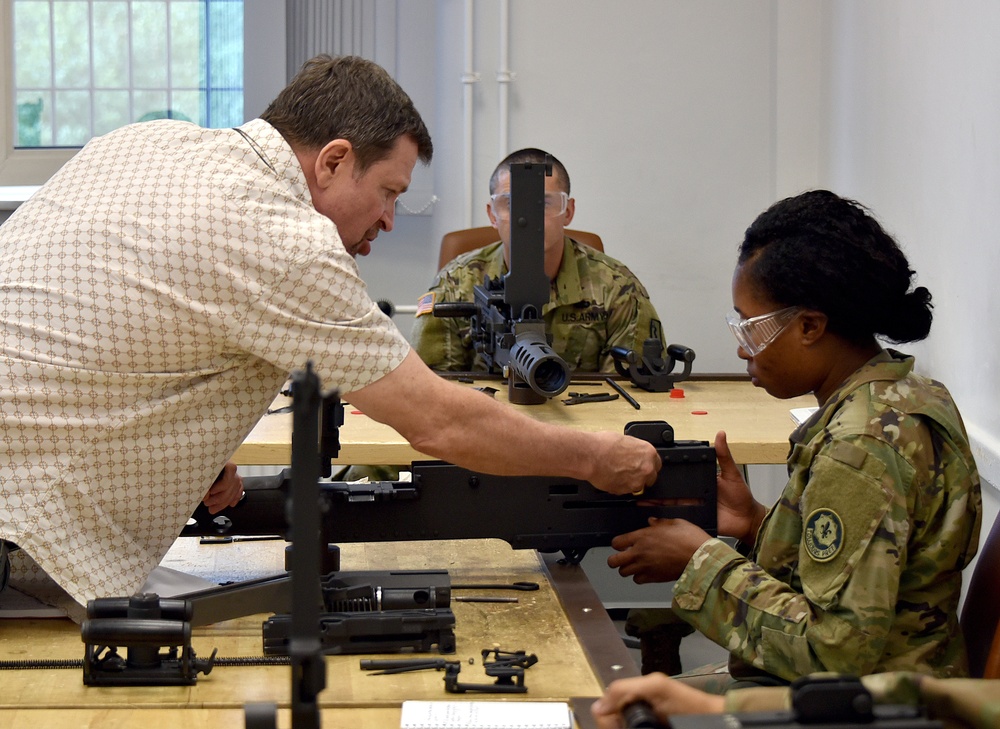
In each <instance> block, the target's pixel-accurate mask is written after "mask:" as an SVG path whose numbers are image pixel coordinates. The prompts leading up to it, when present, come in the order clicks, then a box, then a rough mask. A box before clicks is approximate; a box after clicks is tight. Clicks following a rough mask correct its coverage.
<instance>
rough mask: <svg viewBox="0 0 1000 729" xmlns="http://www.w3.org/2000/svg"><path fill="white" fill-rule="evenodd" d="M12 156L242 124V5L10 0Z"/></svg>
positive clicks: (226, 1) (223, 0) (210, 0)
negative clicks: (127, 127)
mask: <svg viewBox="0 0 1000 729" xmlns="http://www.w3.org/2000/svg"><path fill="white" fill-rule="evenodd" d="M13 46H14V54H13V60H14V89H15V92H14V93H15V107H16V110H17V116H16V119H15V122H16V130H17V132H16V138H15V146H16V147H21V148H23V147H80V146H82V145H84V144H85V143H86V142H87V140H88V139H90V138H91V137H93V136H97V135H100V134H104V133H106V132H109V131H111V130H112V129H116V128H118V127H120V126H123V125H124V124H129V123H132V122H135V121H140V120H146V119H151V118H156V119H160V118H173V119H185V120H190V121H193V122H196V123H197V124H200V125H201V126H206V127H228V126H235V125H237V124H242V123H243V121H244V119H243V0H13Z"/></svg>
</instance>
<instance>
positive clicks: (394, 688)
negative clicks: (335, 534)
mask: <svg viewBox="0 0 1000 729" xmlns="http://www.w3.org/2000/svg"><path fill="white" fill-rule="evenodd" d="M284 546H285V544H284V542H281V541H273V542H236V543H231V544H216V545H200V544H198V541H197V540H196V539H181V540H178V543H177V545H175V547H174V548H173V549H172V550H171V552H170V554H169V555H168V556H167V559H166V560H164V563H163V565H164V566H167V567H171V568H174V569H178V570H180V571H183V572H186V573H188V574H193V575H197V576H201V577H205V578H209V579H212V580H213V581H217V582H226V581H230V580H246V579H252V578H256V577H262V576H267V575H271V574H275V573H278V572H280V571H281V567H282V562H283V551H284ZM341 567H342V569H343V570H376V569H377V570H388V569H447V570H448V571H449V573H450V575H451V579H452V582H453V583H459V582H464V583H497V582H500V583H506V582H512V581H519V580H526V581H532V582H537V583H539V585H540V589H539V590H537V591H534V592H504V593H494V594H503V595H505V596H515V597H517V598H518V602H517V603H469V602H453V603H452V609H453V611H454V613H455V617H456V629H455V635H456V643H457V651H456V653H455V654H454V656H448V658H449V659H450V660H460V661H462V662H463V668H462V673H461V676H460V680H461V681H462V682H469V683H492V681H493V679H492V678H490V677H488V676H486V675H485V674H484V673H483V671H482V666H481V653H480V651H481V650H482V649H483V648H487V649H489V648H492V647H494V646H495V645H498V646H499V647H500V648H501V649H503V650H525V651H527V652H529V653H535V654H536V655H537V656H538V659H539V660H538V663H537V664H536V665H534V666H532V667H531V668H529V669H528V670H527V671H526V672H525V684H526V685H527V686H528V689H529V691H528V693H527V694H520V695H518V694H515V695H506V696H505V695H502V694H473V693H469V694H449V693H446V692H445V690H444V683H443V673H441V672H437V671H418V672H413V673H403V674H397V675H388V676H369V675H367V674H366V673H365V672H362V671H361V670H360V668H359V660H360V658H361V657H362V656H357V655H352V656H327V658H326V664H327V688H326V690H325V691H324V692H323V693H322V694H321V695H320V704H321V706H322V711H323V724H324V726H338V727H343V726H351V727H356V728H358V729H367V727H398V726H399V708H400V704H401V701H402V700H403V699H428V700H504V699H505V698H506V699H522V700H532V701H537V700H563V701H565V700H569V699H571V698H573V697H594V696H597V695H599V694H600V692H601V690H602V687H603V686H604V685H605V684H606V683H607V682H609V681H610V680H613V679H614V678H617V677H621V676H630V675H636V669H635V665H634V662H633V661H632V660H631V658H630V657H629V655H628V653H627V651H626V649H625V647H624V644H623V643H622V641H621V639H620V637H619V636H618V634H617V633H616V632H615V630H614V628H613V626H612V624H611V622H610V621H609V620H608V618H607V615H606V613H605V612H604V610H603V608H602V606H601V604H600V601H599V599H598V598H597V596H596V595H595V594H594V592H593V590H592V588H591V587H590V584H589V582H588V581H587V579H586V575H584V574H583V572H582V570H581V569H580V568H579V567H578V566H569V565H560V564H558V563H557V562H556V561H555V559H554V558H547V559H541V558H540V557H539V555H538V554H537V553H535V552H533V551H529V550H521V551H515V550H512V549H510V547H509V546H508V545H507V544H505V543H503V542H499V541H495V540H470V541H461V542H455V541H441V542H420V543H398V542H397V543H375V544H348V545H344V546H343V547H342V552H341ZM455 594H467V595H474V594H490V593H484V592H482V591H479V592H472V591H462V592H456V593H455ZM266 617H267V615H265V614H259V615H253V616H249V617H245V618H239V619H235V620H229V621H225V622H222V623H217V624H214V625H210V626H206V627H204V628H197V629H195V631H194V637H193V639H192V647H193V648H194V650H195V651H196V653H197V654H198V655H199V657H206V656H208V655H209V654H210V653H211V651H212V649H213V648H218V651H219V656H220V657H221V656H225V657H235V656H258V655H261V622H262V621H263V620H264V619H266ZM83 651H84V646H83V643H82V642H81V639H80V633H79V626H77V625H75V624H73V623H72V622H70V621H69V620H65V619H41V620H21V621H12V620H8V621H0V660H3V661H9V660H25V659H32V658H35V659H38V658H46V659H79V658H81V657H82V656H83ZM436 656H437V654H434V657H436ZM363 657H393V656H390V655H383V656H363ZM397 657H398V656H397ZM470 658H473V659H474V660H475V665H470V664H469V662H468V659H470ZM0 684H2V686H3V691H0V729H14V728H20V727H30V728H31V729H40V728H41V727H45V728H46V729H48V728H50V727H51V728H55V729H58V728H59V727H63V726H74V727H77V726H94V727H101V728H102V729H107V727H117V726H121V727H125V726H129V727H134V726H143V727H144V728H145V729H159V727H168V726H170V727H176V726H185V727H202V726H204V727H208V726H212V727H218V726H243V717H242V707H243V705H244V704H245V703H247V702H260V701H269V702H276V703H277V704H278V705H279V706H281V707H284V709H286V711H284V713H283V715H284V716H286V718H285V719H284V721H285V723H284V724H283V725H282V726H285V727H287V726H289V724H288V722H289V720H288V719H287V715H288V712H287V707H288V706H289V705H290V701H289V697H290V688H291V679H290V672H289V669H288V668H287V667H284V666H269V667H259V666H258V667H228V666H222V667H217V668H215V669H214V670H213V671H212V672H211V673H210V674H209V675H207V676H199V678H198V682H197V684H196V685H195V686H185V687H87V686H84V685H83V680H82V670H80V669H45V670H27V669H23V670H7V671H0Z"/></svg>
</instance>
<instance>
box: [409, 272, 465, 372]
mask: <svg viewBox="0 0 1000 729" xmlns="http://www.w3.org/2000/svg"><path fill="white" fill-rule="evenodd" d="M427 293H428V294H431V295H433V297H434V298H433V300H434V303H441V302H444V301H464V300H471V297H466V296H463V295H462V293H461V292H460V290H459V289H458V287H456V286H454V285H452V281H451V280H450V279H449V274H448V269H446V270H444V271H442V272H441V273H439V274H438V276H437V278H435V279H434V284H433V285H432V286H431V288H430V290H429V291H428V292H427ZM468 330H469V320H468V319H461V318H454V319H452V318H442V317H437V316H434V314H433V313H423V314H421V313H419V312H418V314H417V316H416V320H415V321H414V322H413V329H412V330H411V332H410V342H411V344H412V346H413V348H414V349H415V350H416V352H417V354H419V355H420V359H422V360H423V361H424V363H425V364H426V365H427V366H428V367H430V368H431V369H434V370H444V371H449V370H450V371H458V372H465V371H469V370H471V369H472V361H473V355H474V353H473V351H472V347H471V340H470V339H469V334H468Z"/></svg>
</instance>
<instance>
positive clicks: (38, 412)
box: [0, 56, 659, 617]
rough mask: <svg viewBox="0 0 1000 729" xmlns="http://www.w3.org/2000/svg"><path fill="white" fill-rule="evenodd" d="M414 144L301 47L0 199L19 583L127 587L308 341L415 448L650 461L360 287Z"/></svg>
mask: <svg viewBox="0 0 1000 729" xmlns="http://www.w3.org/2000/svg"><path fill="white" fill-rule="evenodd" d="M432 152H433V149H432V145H431V139H430V135H429V134H428V132H427V129H426V127H425V126H424V123H423V121H422V120H421V118H420V115H419V114H418V113H417V111H416V109H415V108H414V106H413V104H412V102H411V101H410V99H409V97H408V96H407V95H406V94H405V92H403V90H402V89H401V88H399V86H398V85H397V84H396V83H395V82H394V81H393V80H392V79H391V78H390V77H389V75H388V74H387V73H385V71H384V70H382V69H381V68H379V67H378V66H376V65H375V64H372V63H370V62H368V61H365V60H363V59H359V58H353V57H346V58H336V59H335V58H330V57H329V56H319V57H317V58H315V59H312V60H311V61H309V62H307V63H306V64H305V65H304V66H303V68H302V70H301V72H300V73H299V74H298V75H297V76H296V77H295V78H294V79H293V80H292V81H291V82H290V84H289V85H288V87H286V88H285V89H284V90H283V91H282V92H281V93H280V94H279V95H278V97H277V98H276V99H275V101H274V102H272V104H271V105H270V106H269V107H268V109H267V111H266V112H265V113H264V114H263V115H262V117H261V118H260V119H255V120H253V121H250V122H248V123H246V124H244V125H243V126H241V127H239V128H236V129H203V128H200V127H198V126H195V125H193V124H190V123H186V122H180V121H173V120H162V121H151V122H145V123H142V124H136V125H131V126H128V127H123V128H122V129H118V130H116V131H114V132H111V133H110V134H108V135H105V136H104V137H100V138H96V139H94V140H92V141H91V142H90V143H89V144H87V146H86V147H84V148H83V149H82V150H81V151H80V152H79V153H78V154H77V155H76V156H75V157H74V158H73V159H72V160H70V161H69V162H68V163H67V164H66V165H65V166H64V167H63V168H62V169H61V170H60V171H59V172H58V173H56V174H55V175H54V176H53V177H52V178H51V179H50V180H49V181H48V182H47V183H46V184H45V185H44V186H43V187H42V188H41V189H40V190H39V191H38V192H37V193H36V194H35V195H33V196H32V198H31V199H30V200H28V201H27V202H26V203H25V204H24V205H22V206H21V207H20V208H18V210H17V211H15V213H14V214H13V215H12V216H11V217H10V219H9V220H8V221H7V222H6V223H5V224H4V225H3V226H2V227H0V453H2V455H0V478H2V480H3V491H2V493H0V539H2V540H5V542H7V543H8V546H9V544H15V545H17V547H19V549H18V550H17V551H15V552H14V553H13V554H12V555H11V560H12V562H14V563H15V564H14V567H15V575H14V579H16V580H17V581H18V582H17V584H18V585H19V586H20V585H22V584H23V585H24V588H25V589H27V590H29V591H31V590H32V589H33V587H32V586H33V585H35V586H37V583H38V582H40V581H42V578H44V576H45V575H47V576H49V577H51V578H52V579H53V580H54V581H55V583H57V585H58V586H59V587H60V588H61V589H62V590H64V591H65V592H66V593H68V595H69V597H70V598H72V600H69V601H65V600H63V601H62V604H63V605H64V606H65V607H66V608H67V609H68V610H70V611H71V612H72V613H73V614H74V616H76V617H80V615H81V610H82V608H81V606H82V605H85V604H86V602H87V601H88V600H90V599H92V598H95V597H100V596H108V595H130V594H132V593H134V592H136V591H137V590H139V589H140V588H141V587H142V585H143V582H144V581H145V579H146V577H147V576H148V575H149V573H150V572H151V571H152V570H153V568H154V567H155V566H156V565H157V564H159V562H160V560H161V559H162V557H163V555H164V554H165V553H166V551H167V550H168V549H169V547H170V545H171V544H172V543H173V542H174V540H175V539H176V537H177V535H178V533H179V532H180V530H181V528H182V527H183V525H184V523H185V521H186V520H187V518H188V517H189V516H190V515H191V513H192V512H193V511H194V509H195V507H196V506H197V505H198V503H199V502H200V501H202V500H205V501H206V503H207V504H208V505H209V507H210V508H211V509H212V510H213V511H218V510H220V509H221V508H223V507H225V506H227V505H229V504H232V503H235V502H236V501H237V500H238V499H239V498H240V494H241V490H242V489H241V486H240V482H239V478H238V477H237V476H236V475H235V472H234V469H233V467H232V466H229V467H228V468H227V470H226V473H225V474H224V475H223V477H221V478H217V477H219V472H220V468H221V467H222V465H223V464H225V463H226V461H227V460H228V459H229V458H230V457H231V456H232V454H233V453H234V452H235V451H236V449H237V447H238V446H239V445H240V443H241V442H242V441H243V439H244V438H245V437H246V435H247V434H248V433H249V432H250V430H251V429H252V428H253V427H254V425H255V424H256V423H257V421H258V420H259V419H260V418H261V416H262V415H263V414H264V412H265V411H266V409H267V406H268V405H269V404H270V403H271V401H272V400H273V398H274V397H275V396H276V395H277V393H278V391H279V390H280V388H281V386H282V385H283V384H284V382H285V380H286V378H287V376H288V373H289V372H290V371H292V370H294V369H299V368H301V367H303V366H304V365H305V363H306V361H307V360H312V362H313V365H314V368H315V370H316V372H317V374H318V375H319V377H320V378H321V379H322V381H323V383H324V384H325V385H326V386H328V387H337V388H339V389H340V391H341V393H342V395H343V397H344V398H345V399H346V400H348V401H349V402H350V403H351V404H352V405H353V406H354V407H357V408H360V409H361V410H363V411H365V413H366V414H368V415H369V416H370V417H372V418H373V419H375V420H377V421H380V422H384V423H387V424H389V425H390V426H392V427H393V428H395V429H396V430H397V431H398V432H399V433H400V434H401V435H402V436H404V437H405V438H406V439H407V440H409V441H410V443H411V444H413V446H414V447H415V448H416V449H417V450H419V451H421V452H422V453H425V454H427V455H429V456H431V457H437V458H442V459H446V460H449V461H452V462H454V463H456V464H459V465H462V466H465V467H468V468H471V469H474V470H480V471H488V472H491V473H495V474H499V475H515V474H527V473H529V472H530V473H534V474H538V475H550V476H567V477H576V478H581V479H585V480H588V481H590V482H591V483H593V484H594V485H595V486H597V487H598V488H602V489H606V490H609V491H613V492H617V493H627V492H631V491H637V490H639V489H641V488H643V487H644V486H646V485H649V484H651V483H652V482H653V481H654V480H655V477H656V472H657V470H658V468H659V458H658V456H657V455H656V451H655V449H654V448H653V446H651V445H650V444H648V443H644V442H641V441H638V440H636V439H633V438H626V437H624V436H622V435H618V434H614V433H610V432H607V433H577V432H574V431H571V430H568V429H563V428H556V427H551V426H547V425H544V424H542V423H539V422H537V421H535V420H533V419H531V418H528V417H525V416H523V415H519V414H518V413H516V412H515V410H514V409H513V408H508V407H506V406H504V405H503V404H500V403H496V402H494V401H492V400H491V399H490V398H486V397H483V396H482V394H481V393H478V392H475V391H473V390H470V389H467V388H463V387H461V386H458V385H455V384H453V383H449V382H446V381H444V380H442V379H441V378H439V377H437V376H435V375H434V374H433V373H432V372H431V371H430V370H429V369H428V368H427V367H426V366H425V365H424V364H423V362H421V360H420V358H419V357H418V356H417V355H416V353H414V352H412V351H411V350H410V347H409V344H408V343H407V341H406V339H405V338H404V337H403V335H402V334H401V333H400V332H399V331H398V330H397V329H396V327H395V326H394V325H393V324H392V322H391V321H390V320H389V319H388V318H387V317H386V316H385V315H383V314H382V313H381V311H380V310H379V308H378V306H376V304H375V303H374V302H373V301H372V300H371V298H370V297H369V296H368V292H367V289H366V287H365V284H364V282H363V281H362V280H361V278H360V275H359V271H358V267H357V264H356V262H355V260H354V258H355V256H357V255H367V254H368V253H369V252H370V250H371V247H372V243H373V241H374V240H375V239H376V237H377V236H378V235H379V233H380V232H381V231H383V230H384V231H390V230H392V226H393V212H394V205H395V202H396V199H397V197H398V196H399V195H400V194H401V193H403V192H404V191H405V190H406V189H407V186H408V185H409V183H410V175H411V173H412V170H413V167H414V165H415V164H416V162H417V160H418V159H420V160H421V161H423V162H424V163H427V162H429V161H430V159H431V155H432ZM529 464H530V465H529ZM206 494H207V496H206ZM0 556H2V554H0ZM29 557H30V559H27V558H29ZM43 573H44V574H43ZM35 578H38V579H37V580H36V579H35ZM34 592H35V593H36V594H38V592H39V589H34ZM53 599H57V598H53Z"/></svg>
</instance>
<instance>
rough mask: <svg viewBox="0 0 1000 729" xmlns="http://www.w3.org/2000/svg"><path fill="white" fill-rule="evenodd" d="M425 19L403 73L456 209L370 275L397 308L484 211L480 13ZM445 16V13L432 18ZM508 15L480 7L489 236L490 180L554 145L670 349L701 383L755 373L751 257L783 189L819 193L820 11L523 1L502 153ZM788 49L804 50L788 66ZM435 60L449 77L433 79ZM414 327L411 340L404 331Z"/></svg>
mask: <svg viewBox="0 0 1000 729" xmlns="http://www.w3.org/2000/svg"><path fill="white" fill-rule="evenodd" d="M414 5H416V6H418V8H419V9H418V10H413V11H412V14H413V17H412V18H408V20H407V22H402V21H401V22H400V23H399V28H400V38H401V44H406V42H407V41H406V40H405V39H406V38H407V37H408V36H407V33H413V34H417V35H419V36H420V43H419V44H417V46H416V47H411V48H410V52H409V53H406V52H404V51H401V53H400V57H399V58H398V59H397V66H398V68H399V70H400V72H401V73H400V74H399V76H398V77H399V78H400V81H401V82H402V83H403V85H404V87H405V88H406V89H407V90H408V91H409V92H410V94H411V95H412V96H413V97H414V100H415V101H416V103H417V105H418V107H419V108H420V109H421V111H422V113H424V114H425V115H430V117H431V120H432V121H431V126H432V128H431V131H432V134H433V136H434V141H435V146H436V150H435V157H434V163H433V181H434V189H433V192H434V194H436V195H437V196H438V198H439V201H438V202H437V204H436V205H435V206H434V211H433V213H434V214H433V216H432V219H431V220H428V219H427V218H424V217H406V218H400V219H398V223H397V231H396V232H395V233H393V234H391V235H388V236H386V237H385V238H384V239H383V240H381V241H379V242H378V243H377V244H376V252H375V253H374V254H373V255H372V256H371V257H370V258H369V260H366V261H364V262H363V263H362V269H363V272H364V274H365V277H366V279H367V280H368V281H369V285H370V287H371V290H372V293H373V294H375V295H376V296H388V297H389V298H391V299H392V300H394V301H395V302H396V303H400V302H402V303H412V302H413V301H415V299H416V298H417V297H418V296H419V295H420V294H421V293H423V291H424V290H425V287H426V286H427V285H428V284H429V283H430V281H431V279H432V277H433V275H434V273H435V268H436V266H435V263H436V260H437V248H438V244H439V242H440V238H441V235H443V234H444V233H445V232H447V231H449V230H453V229H456V228H460V227H463V226H464V220H465V216H466V214H467V209H466V205H465V195H464V188H463V182H464V175H463V171H464V164H465V157H464V155H463V149H462V140H463V119H462V93H463V83H462V72H463V70H464V67H463V59H464V53H463V52H464V42H465V37H464V18H465V12H466V3H464V2H460V0H438V1H437V2H436V3H432V2H430V0H419V1H418V2H416V3H415V4H414V3H400V4H398V5H397V7H398V8H399V9H400V11H404V10H405V11H406V12H411V8H413V7H414ZM430 5H433V6H434V8H435V12H425V10H424V9H425V8H427V7H428V6H430ZM503 7H504V3H501V2H500V1H499V0H477V2H475V3H474V29H475V32H474V38H473V40H474V70H475V71H476V72H477V73H478V74H479V79H480V80H479V82H478V83H477V84H475V85H474V95H475V98H474V113H475V120H474V127H473V128H474V135H475V136H474V140H475V141H474V159H473V165H474V175H473V176H474V185H475V204H474V217H473V224H477V225H479V224H486V223H487V222H488V221H487V219H486V215H485V202H484V201H485V200H486V197H487V194H488V191H487V183H488V178H489V175H490V173H491V172H492V171H493V168H494V166H495V165H496V163H497V162H498V161H499V160H500V158H501V157H502V156H503V155H505V154H506V153H507V152H509V151H511V150H513V149H517V148H520V147H524V146H539V147H544V148H546V149H547V150H548V151H550V152H552V153H553V154H555V155H556V156H557V157H559V158H560V159H561V160H562V162H563V163H565V164H566V166H567V167H568V169H569V173H570V176H571V178H572V182H573V195H574V197H576V199H577V217H576V219H575V220H574V222H573V226H574V227H579V228H583V229H589V230H594V231H596V232H598V233H600V234H601V236H602V237H603V239H604V241H605V246H606V249H607V250H608V252H609V253H611V254H612V255H614V256H616V257H618V258H620V259H621V260H622V261H624V262H625V263H626V264H628V265H629V266H630V267H632V268H633V269H634V270H635V271H636V273H638V274H639V275H640V277H641V279H642V280H643V282H644V283H645V285H646V286H647V288H648V289H649V290H650V293H651V295H652V298H653V302H654V304H655V305H656V307H657V310H658V311H659V313H660V315H661V317H662V319H663V321H664V326H665V330H666V333H667V338H668V339H669V340H670V341H672V342H680V343H683V344H686V345H688V346H690V347H692V348H693V349H694V350H695V352H696V353H697V360H696V362H695V368H696V370H699V371H701V372H733V371H740V370H741V369H742V367H741V365H740V362H739V361H738V360H737V358H736V357H735V346H734V344H733V342H732V337H731V335H730V334H729V332H728V330H727V328H726V326H725V324H724V322H723V316H724V314H725V312H726V311H727V310H728V309H729V307H730V306H731V303H730V295H729V284H730V275H731V272H732V265H733V261H734V256H735V251H736V246H737V245H738V243H739V241H740V239H741V236H742V232H743V230H744V228H745V227H746V226H747V225H748V224H749V222H750V221H751V220H752V219H753V217H754V216H755V215H756V214H757V213H758V212H760V211H761V210H763V209H764V208H765V207H766V206H767V205H768V204H769V203H771V202H772V201H773V200H774V199H775V196H776V195H777V194H778V190H779V188H780V190H781V191H782V193H789V192H797V191H799V190H801V189H804V188H807V187H812V186H814V185H815V184H816V182H817V179H818V178H817V174H818V167H819V159H820V155H819V151H820V149H819V146H818V144H817V134H818V130H819V129H820V128H821V125H820V123H819V114H820V110H821V108H820V106H819V104H818V103H817V98H818V92H817V90H816V88H815V80H814V79H815V77H816V75H817V74H818V71H817V69H818V64H819V61H820V60H821V55H820V54H819V52H818V49H813V48H811V47H809V45H808V44H807V43H806V44H803V43H802V41H801V40H800V39H801V37H802V33H801V27H803V26H804V27H806V28H808V29H809V32H810V35H811V37H812V38H815V37H817V36H818V31H817V30H816V27H817V18H819V17H820V13H819V12H818V8H811V7H807V8H805V9H801V8H800V7H799V6H798V4H795V3H778V2H771V1H768V2H751V3H737V2H731V1H730V0H714V1H706V2H698V3H691V2H678V1H675V0H633V1H632V2H629V3H615V4H613V5H612V4H610V3H607V2H603V1H601V0H547V1H546V2H533V1H532V0H511V1H510V2H509V8H510V11H509V18H510V33H509V38H510V43H509V67H510V69H511V71H513V73H514V74H515V77H514V81H513V83H512V84H511V87H510V88H511V93H510V118H509V125H510V131H509V142H508V144H506V145H502V144H501V142H500V140H499V131H498V130H499V128H500V121H499V119H498V106H499V102H498V98H499V91H498V89H499V84H498V82H497V80H496V74H497V70H498V64H499V57H500V48H499V40H500V31H499V28H500V19H501V11H502V8H503ZM612 16H613V18H612ZM422 19H423V22H424V23H425V25H423V26H421V25H420V23H421V22H422ZM432 23H433V27H427V26H429V25H430V24H432ZM779 42H780V48H782V49H783V48H784V45H785V44H786V43H789V44H792V45H793V48H794V49H795V50H796V51H797V52H796V53H792V51H791V50H789V51H788V52H786V53H785V55H784V56H781V55H779V52H778V51H779ZM432 54H433V55H432ZM432 57H433V59H434V63H435V66H434V67H433V69H428V68H427V64H428V61H429V60H430V59H431V58H432ZM786 59H787V60H786ZM414 69H416V71H414ZM425 71H430V72H429V73H426V74H424V72H425ZM407 72H408V73H407ZM404 74H405V75H404ZM428 100H429V102H428ZM777 129H780V133H778V132H777V131H776V130H777ZM417 202H422V200H421V201H417ZM383 254H384V255H383ZM397 321H398V323H399V324H400V326H401V328H403V329H404V330H406V329H407V324H408V322H407V321H405V319H404V318H399V317H397Z"/></svg>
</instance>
